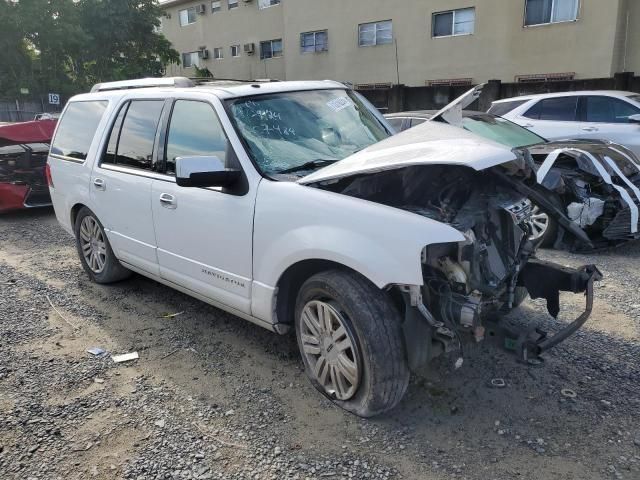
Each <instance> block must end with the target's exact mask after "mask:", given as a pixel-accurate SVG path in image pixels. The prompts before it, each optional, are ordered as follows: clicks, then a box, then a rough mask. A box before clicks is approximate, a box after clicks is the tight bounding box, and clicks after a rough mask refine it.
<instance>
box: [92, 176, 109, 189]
mask: <svg viewBox="0 0 640 480" xmlns="http://www.w3.org/2000/svg"><path fill="white" fill-rule="evenodd" d="M93 186H94V187H96V189H97V190H104V189H105V188H106V187H107V186H106V185H105V183H104V180H102V179H101V178H94V179H93Z"/></svg>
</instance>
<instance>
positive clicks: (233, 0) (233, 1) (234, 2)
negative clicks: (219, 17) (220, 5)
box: [227, 0, 238, 10]
mask: <svg viewBox="0 0 640 480" xmlns="http://www.w3.org/2000/svg"><path fill="white" fill-rule="evenodd" d="M227 5H228V6H229V10H233V9H234V8H238V0H228V4H227Z"/></svg>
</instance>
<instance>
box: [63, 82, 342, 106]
mask: <svg viewBox="0 0 640 480" xmlns="http://www.w3.org/2000/svg"><path fill="white" fill-rule="evenodd" d="M334 88H341V89H345V88H347V87H346V86H345V85H344V84H342V83H339V82H335V81H332V80H319V81H317V80H314V81H289V82H270V81H269V82H266V81H252V82H244V81H239V80H213V79H212V80H211V81H203V82H201V83H199V84H197V85H196V86H193V87H170V86H169V87H167V86H160V87H144V88H122V89H118V90H104V91H97V92H90V93H82V94H79V95H76V96H74V97H73V98H71V99H70V101H72V102H74V101H86V100H95V99H112V98H119V97H122V96H124V95H127V94H131V93H132V92H140V93H141V94H144V95H145V96H148V95H149V94H156V95H159V96H165V95H166V96H175V95H176V94H180V93H194V92H204V93H210V94H212V95H215V96H217V97H219V98H221V99H223V100H224V99H229V98H238V97H248V96H253V95H265V94H271V93H282V92H296V91H304V90H327V89H334Z"/></svg>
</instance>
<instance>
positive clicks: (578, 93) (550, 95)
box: [492, 90, 638, 104]
mask: <svg viewBox="0 0 640 480" xmlns="http://www.w3.org/2000/svg"><path fill="white" fill-rule="evenodd" d="M582 95H604V96H606V97H619V98H622V97H630V96H632V95H638V94H637V93H635V92H624V91H621V90H582V91H575V92H555V93H538V94H535V95H522V96H520V97H511V98H503V99H501V100H496V101H494V102H492V104H498V103H506V102H513V101H516V100H536V99H539V98H557V97H575V96H582Z"/></svg>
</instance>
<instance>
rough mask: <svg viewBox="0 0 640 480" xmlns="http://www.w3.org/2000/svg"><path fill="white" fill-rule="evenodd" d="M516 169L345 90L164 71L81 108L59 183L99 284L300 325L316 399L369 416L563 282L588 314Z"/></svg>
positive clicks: (66, 218) (61, 209) (54, 186)
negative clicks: (538, 239) (543, 252)
mask: <svg viewBox="0 0 640 480" xmlns="http://www.w3.org/2000/svg"><path fill="white" fill-rule="evenodd" d="M522 168H523V164H522V159H519V158H517V156H516V155H515V154H514V153H513V152H512V151H511V150H509V149H507V148H504V147H503V146H500V145H498V144H496V143H492V142H490V141H486V140H483V139H481V138H480V137H476V136H475V135H473V134H471V133H467V132H464V131H462V130H460V129H457V128H454V127H449V126H446V125H442V126H437V127H436V128H434V126H431V127H430V128H429V129H428V133H424V132H422V131H421V129H420V127H417V128H415V129H412V130H410V131H407V132H404V133H402V134H399V135H396V136H393V137H392V136H391V129H390V127H388V125H387V124H386V122H385V120H384V119H383V118H382V117H381V115H380V114H379V113H378V112H377V111H376V110H375V109H374V108H373V107H372V106H371V105H370V104H369V103H368V102H367V101H366V100H364V99H363V98H362V97H361V96H360V95H358V94H357V93H356V92H354V91H352V90H350V89H348V88H347V87H345V86H344V85H342V84H339V83H335V82H329V81H322V82H272V83H271V82H248V83H242V82H220V81H211V82H205V83H203V84H199V85H196V84H195V83H193V82H192V81H190V80H189V79H186V78H165V79H143V80H137V81H127V82H114V83H106V84H99V85H96V86H95V87H94V88H93V89H92V92H91V93H89V94H83V95H78V96H76V97H74V98H72V99H71V100H70V101H69V103H68V104H67V106H66V108H65V110H64V112H63V114H62V118H61V120H60V122H59V124H58V128H57V131H56V134H55V137H54V140H53V143H52V147H51V151H50V154H49V159H48V178H49V180H50V191H51V196H52V199H53V204H54V207H55V212H56V216H57V218H58V220H59V222H60V223H61V224H62V226H63V227H64V228H65V229H66V230H67V231H68V232H69V233H70V234H73V235H74V236H75V238H76V242H77V249H78V253H79V257H80V261H81V262H82V265H83V267H84V269H85V270H86V272H87V274H88V275H89V276H90V277H91V278H92V279H93V280H94V281H96V282H98V283H108V282H114V281H117V280H121V279H124V278H125V277H127V276H128V275H130V273H131V272H137V273H139V274H141V275H145V276H147V277H150V278H152V279H154V280H157V281H158V282H161V283H163V284H165V285H168V286H171V287H173V288H175V289H177V290H180V291H182V292H185V293H187V294H189V295H192V296H194V297H196V298H198V299H201V300H203V301H205V302H208V303H210V304H212V305H215V306H217V307H219V308H221V309H223V310H226V311H228V312H231V313H233V314H235V315H237V316H239V317H242V318H244V319H247V320H249V321H252V322H254V323H256V324H258V325H260V326H263V327H265V328H268V329H270V330H272V331H274V332H277V333H281V334H284V333H287V332H289V331H291V330H295V332H296V334H297V338H298V344H299V346H300V351H301V354H302V359H303V361H304V364H305V367H306V370H307V373H308V375H309V377H310V379H311V381H312V382H313V383H314V385H315V386H316V387H317V388H318V390H320V391H321V392H322V393H324V394H325V395H327V396H328V397H329V398H331V399H332V400H333V401H334V402H336V403H337V404H338V405H340V406H341V407H343V408H345V409H347V410H349V411H351V412H353V413H355V414H357V415H361V416H371V415H375V414H378V413H380V412H384V411H386V410H388V409H390V408H392V407H393V406H394V405H396V404H397V403H398V402H399V401H400V399H401V398H402V396H403V394H404V392H405V390H406V388H407V384H408V380H409V372H410V369H413V368H417V367H418V366H420V365H421V364H423V363H425V362H426V361H428V360H429V359H431V358H433V357H434V356H436V355H437V354H438V353H440V352H443V351H455V352H458V354H457V357H460V358H461V352H462V345H463V344H464V342H465V341H466V339H475V340H476V341H479V340H481V339H482V338H483V337H484V335H485V332H486V329H487V328H489V325H490V324H491V323H487V322H490V321H491V320H492V319H495V318H497V317H496V315H497V313H498V312H500V311H505V310H509V309H511V308H513V307H515V306H517V304H518V303H519V302H521V301H522V300H523V299H524V297H525V295H526V292H527V289H528V290H529V292H530V293H531V295H532V296H533V297H544V298H547V300H548V303H549V311H550V312H551V313H552V314H554V315H557V299H558V292H559V290H571V291H575V292H583V291H585V290H586V291H587V293H588V295H587V297H588V302H587V303H588V309H587V310H589V308H590V306H589V305H590V302H591V301H592V287H593V280H594V279H595V278H596V277H597V271H596V270H595V269H593V268H590V267H589V268H584V269H579V270H570V269H566V268H562V267H558V266H555V265H552V264H548V263H545V262H541V261H538V260H536V259H534V258H533V257H532V255H533V247H532V245H531V243H530V242H529V241H528V240H527V227H526V225H527V220H528V217H529V215H530V212H531V202H530V201H529V200H528V199H527V198H526V195H525V194H524V193H523V192H525V191H527V190H526V189H525V188H524V186H523V185H521V183H520V180H518V177H517V175H515V172H518V171H520V170H521V169H522ZM543 203H544V202H543ZM542 279H544V280H545V281H544V282H543V281H541V280H542ZM583 317H584V318H583ZM586 317H588V312H585V314H583V315H582V316H581V317H580V318H579V319H578V320H576V322H577V323H574V324H572V325H570V326H568V327H567V328H566V329H564V330H562V331H561V332H560V334H559V335H556V336H554V337H552V339H548V338H547V339H545V338H542V337H536V336H532V335H531V332H530V331H529V330H527V331H526V332H524V333H523V332H521V333H520V334H518V335H520V337H517V338H519V340H518V341H519V343H517V350H518V354H519V356H520V357H521V358H522V359H529V360H532V361H533V360H536V359H537V355H538V354H539V353H541V352H542V351H543V350H545V349H546V348H549V347H550V346H552V345H553V344H555V343H557V342H558V341H560V340H561V339H562V338H563V336H565V337H566V336H568V334H569V333H572V332H571V331H569V330H571V329H574V330H575V329H576V328H577V327H578V326H580V325H581V324H582V323H583V322H584V321H585V320H586ZM550 340H551V342H550ZM459 360H460V359H459ZM459 360H458V362H457V364H458V365H459V364H460V361H459Z"/></svg>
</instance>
